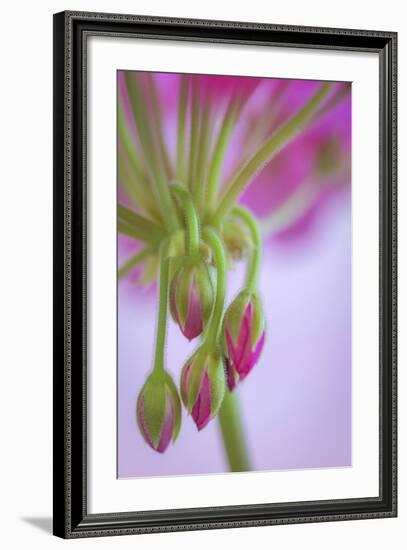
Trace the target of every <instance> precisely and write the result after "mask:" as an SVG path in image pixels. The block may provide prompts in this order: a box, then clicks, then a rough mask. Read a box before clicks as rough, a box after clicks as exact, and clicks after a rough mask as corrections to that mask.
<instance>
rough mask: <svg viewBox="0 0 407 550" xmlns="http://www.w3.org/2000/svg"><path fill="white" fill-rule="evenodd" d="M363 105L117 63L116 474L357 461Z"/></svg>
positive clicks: (334, 88) (294, 83)
mask: <svg viewBox="0 0 407 550" xmlns="http://www.w3.org/2000/svg"><path fill="white" fill-rule="evenodd" d="M351 98H352V94H351V83H349V82H327V81H315V80H295V79H280V78H268V77H267V78H259V77H250V76H224V75H201V74H175V73H156V72H139V71H125V70H121V71H118V73H117V262H118V265H117V296H118V308H117V334H118V352H117V477H118V478H123V479H125V478H132V477H134V478H136V477H152V476H171V475H193V474H195V475H199V474H201V475H203V474H216V473H218V474H224V473H228V472H250V471H272V470H293V469H308V468H343V467H350V466H351V465H352V446H351V441H352V433H351V412H352V411H351V401H352V387H351V380H352V363H351V351H352V347H351V346H352V341H351V314H352V288H351V268H352V264H351V260H352V258H351V244H352V233H351V231H352V227H351V213H352V211H351V164H352V163H351V134H352V124H351Z"/></svg>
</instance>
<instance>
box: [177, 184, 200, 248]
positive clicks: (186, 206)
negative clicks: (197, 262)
mask: <svg viewBox="0 0 407 550" xmlns="http://www.w3.org/2000/svg"><path fill="white" fill-rule="evenodd" d="M171 191H172V192H173V193H174V194H175V195H176V197H177V198H178V200H179V201H180V202H181V204H182V207H183V213H184V216H185V227H186V248H187V254H188V255H189V256H197V255H198V252H199V243H200V230H199V218H198V214H197V212H196V210H195V206H194V203H193V202H192V198H191V195H190V194H189V193H188V191H187V190H186V189H184V188H183V187H181V186H180V185H178V184H176V183H174V184H172V185H171Z"/></svg>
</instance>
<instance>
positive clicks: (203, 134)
mask: <svg viewBox="0 0 407 550" xmlns="http://www.w3.org/2000/svg"><path fill="white" fill-rule="evenodd" d="M210 137H211V98H210V97H209V95H208V97H207V98H206V99H205V104H204V107H203V110H202V117H201V125H200V131H199V139H198V154H197V161H196V179H195V181H194V182H193V186H192V193H193V197H194V202H195V204H196V207H197V209H198V210H199V211H201V209H202V206H203V202H204V200H206V196H205V186H206V174H207V167H208V154H209V145H210Z"/></svg>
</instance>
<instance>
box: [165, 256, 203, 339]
mask: <svg viewBox="0 0 407 550" xmlns="http://www.w3.org/2000/svg"><path fill="white" fill-rule="evenodd" d="M210 269H211V268H210V267H209V266H208V265H207V264H206V263H205V262H204V261H202V260H201V259H199V260H194V261H192V260H186V262H185V263H184V264H183V265H182V266H181V267H180V268H179V269H178V271H177V272H176V274H175V276H174V278H173V281H172V283H171V290H170V310H171V315H172V317H173V319H174V321H175V322H176V323H177V324H178V325H179V327H180V329H181V331H182V334H183V335H184V336H185V337H186V338H188V340H192V339H193V338H196V337H197V336H199V335H200V334H201V333H202V331H203V329H204V328H205V325H206V322H207V321H208V319H209V316H210V314H211V311H212V305H213V300H214V285H213V280H212V279H213V277H212V276H211V272H210Z"/></svg>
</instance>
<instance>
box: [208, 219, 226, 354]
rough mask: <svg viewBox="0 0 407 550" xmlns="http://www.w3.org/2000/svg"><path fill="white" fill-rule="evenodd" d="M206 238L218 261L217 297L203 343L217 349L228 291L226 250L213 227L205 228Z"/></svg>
mask: <svg viewBox="0 0 407 550" xmlns="http://www.w3.org/2000/svg"><path fill="white" fill-rule="evenodd" d="M203 236H204V239H205V240H206V241H207V243H208V244H209V246H210V247H211V249H212V252H213V255H214V257H215V263H216V298H215V305H214V306H213V310H212V314H211V318H210V321H209V325H208V331H207V333H206V336H205V340H204V343H203V345H204V346H205V347H207V348H208V349H215V348H216V344H217V340H218V336H219V331H220V327H221V324H222V316H223V307H224V304H225V293H226V257H225V250H224V247H223V244H222V241H221V240H220V238H219V236H218V234H217V232H216V231H215V230H214V229H212V228H211V227H205V228H204V230H203Z"/></svg>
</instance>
